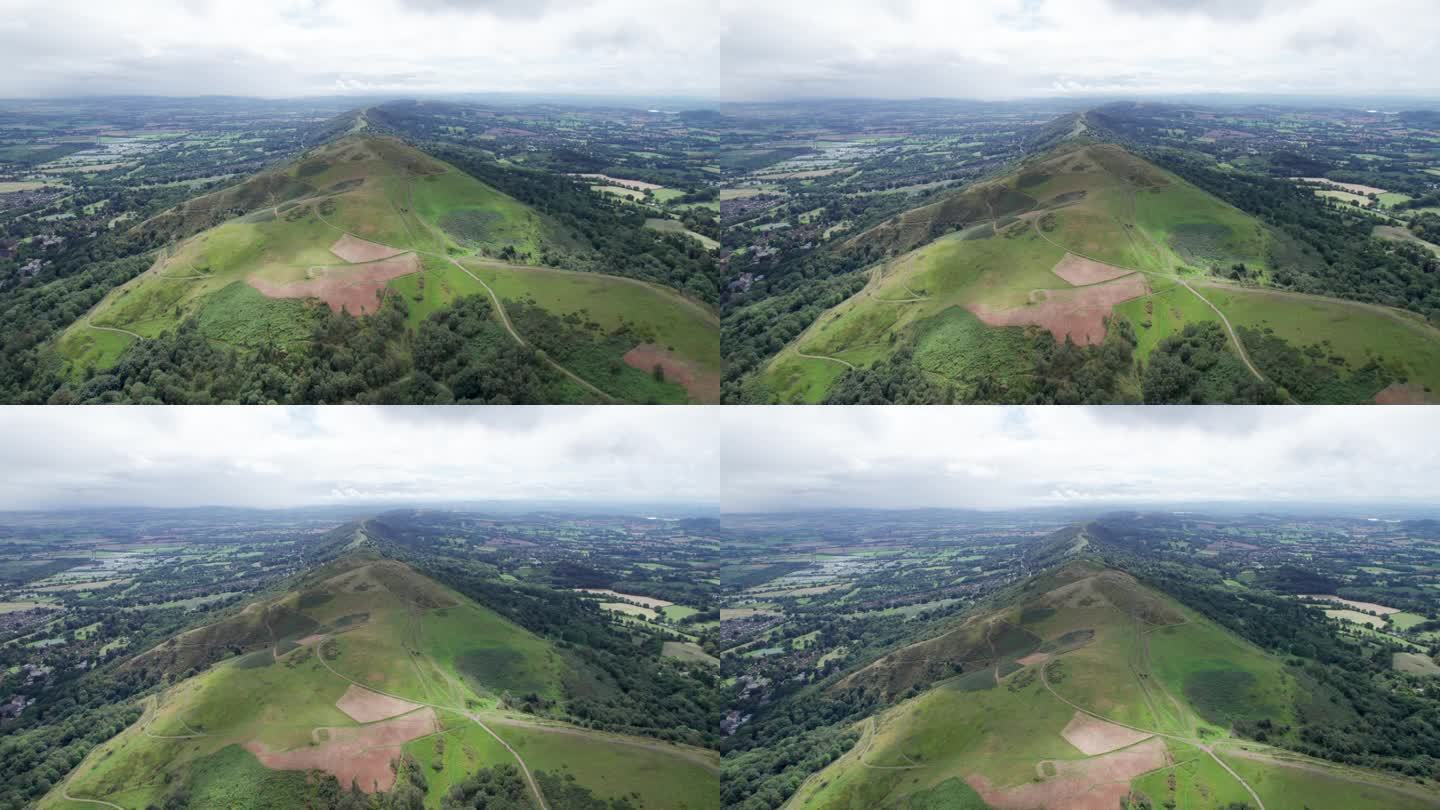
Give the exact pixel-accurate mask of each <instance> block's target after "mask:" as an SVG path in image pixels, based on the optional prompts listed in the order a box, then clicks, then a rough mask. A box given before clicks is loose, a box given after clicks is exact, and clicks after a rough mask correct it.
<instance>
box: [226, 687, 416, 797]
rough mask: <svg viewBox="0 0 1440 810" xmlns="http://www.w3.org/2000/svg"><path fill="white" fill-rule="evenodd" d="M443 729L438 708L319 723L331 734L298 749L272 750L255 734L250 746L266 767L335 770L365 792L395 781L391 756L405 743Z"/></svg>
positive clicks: (382, 788)
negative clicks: (356, 722) (355, 723)
mask: <svg viewBox="0 0 1440 810" xmlns="http://www.w3.org/2000/svg"><path fill="white" fill-rule="evenodd" d="M439 730H440V725H439V723H438V722H436V720H435V710H434V709H429V708H426V709H423V710H421V711H418V712H414V713H411V714H407V715H405V716H404V717H397V718H395V719H393V720H386V721H384V722H381V723H374V724H371V725H368V726H360V727H355V728H350V727H344V728H341V727H334V726H331V727H327V728H324V729H316V732H317V733H316V736H317V737H319V736H324V735H321V734H320V733H319V732H322V731H323V732H326V733H327V734H328V739H326V740H325V741H323V742H320V743H319V744H317V745H307V746H305V747H304V748H297V749H295V750H293V751H271V750H270V748H269V746H267V745H265V743H262V742H257V741H255V740H251V741H250V742H248V743H245V750H247V751H249V752H250V753H252V754H254V755H255V757H256V758H257V759H259V760H260V763H261V764H262V765H264V766H265V767H267V768H273V769H275V770H279V771H308V770H310V769H311V768H317V769H319V770H322V771H325V772H327V773H331V774H334V776H335V778H336V779H338V780H340V784H341V785H347V786H348V785H349V784H350V783H351V781H352V780H353V781H354V783H355V784H356V785H357V786H358V787H359V788H360V789H361V790H363V791H365V792H366V793H375V792H378V791H386V790H389V789H390V788H392V787H394V785H395V772H394V771H392V770H391V769H390V761H391V760H392V759H395V758H397V757H399V756H400V746H402V745H404V744H405V743H407V742H409V741H410V740H413V739H415V738H416V737H424V736H425V735H427V734H433V733H435V732H436V731H439Z"/></svg>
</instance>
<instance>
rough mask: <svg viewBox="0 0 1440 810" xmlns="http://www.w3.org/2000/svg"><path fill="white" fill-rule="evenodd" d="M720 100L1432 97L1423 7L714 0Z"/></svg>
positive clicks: (1345, 1)
mask: <svg viewBox="0 0 1440 810" xmlns="http://www.w3.org/2000/svg"><path fill="white" fill-rule="evenodd" d="M724 5H725V7H726V9H727V11H726V12H725V13H724V15H723V20H724V26H725V30H724V33H723V35H722V38H721V59H722V64H723V65H724V73H725V77H724V85H723V86H724V94H725V95H726V96H727V97H730V98H736V99H776V98H786V97H795V96H873V97H919V96H947V97H968V98H1011V97H1025V96H1073V95H1090V94H1104V95H1124V96H1134V95H1142V94H1183V93H1222V92H1223V93H1229V92H1237V93H1277V94H1318V95H1335V94H1360V95H1370V94H1387V95H1406V94H1414V95H1440V92H1437V91H1440V48H1436V47H1435V43H1436V42H1437V41H1440V5H1437V4H1436V2H1435V0H1366V2H1361V3H1357V2H1355V0H964V2H953V0H785V2H778V3H777V2H773V0H724Z"/></svg>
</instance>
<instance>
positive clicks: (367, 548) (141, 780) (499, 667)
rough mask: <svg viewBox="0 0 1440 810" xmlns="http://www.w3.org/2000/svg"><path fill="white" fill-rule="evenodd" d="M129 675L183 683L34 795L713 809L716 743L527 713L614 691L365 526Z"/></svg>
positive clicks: (63, 802)
mask: <svg viewBox="0 0 1440 810" xmlns="http://www.w3.org/2000/svg"><path fill="white" fill-rule="evenodd" d="M351 528H352V529H354V528H355V527H351ZM121 672H122V674H123V673H127V672H128V673H136V674H149V675H158V676H159V677H160V679H161V680H162V682H163V683H165V684H170V685H169V686H168V687H167V688H164V689H161V690H159V691H157V692H155V693H153V694H151V695H149V696H148V697H146V698H144V714H143V716H142V717H141V718H140V720H139V721H138V722H136V723H135V724H134V725H132V726H130V727H129V728H127V729H125V730H124V731H123V732H121V733H120V734H119V735H117V736H116V737H114V738H112V739H110V740H109V741H108V742H106V743H104V744H103V745H101V746H100V747H99V748H97V749H96V750H94V751H93V752H91V754H90V755H89V756H88V757H87V758H86V759H85V761H84V762H82V763H80V764H79V766H78V767H77V768H76V769H75V770H74V771H72V772H71V773H70V775H69V776H68V777H67V778H66V779H65V780H64V781H63V782H61V783H59V784H58V785H57V786H56V788H55V789H54V790H53V791H52V792H51V793H50V794H49V795H48V796H47V797H46V798H45V800H44V801H42V802H41V805H40V806H42V807H80V806H82V803H85V804H88V805H91V806H93V804H94V803H96V802H99V803H101V804H106V805H108V806H112V807H123V808H132V807H133V808H143V807H149V806H159V805H162V804H164V805H165V806H167V807H169V806H178V807H185V806H193V807H214V806H226V807H295V806H301V805H302V804H308V805H309V806H322V807H323V806H354V805H344V804H343V802H345V801H349V800H348V799H346V798H345V794H346V793H347V792H348V791H349V790H351V789H353V790H355V791H358V792H359V793H366V794H370V793H381V792H384V793H389V794H393V795H395V796H397V797H398V796H401V794H404V795H405V796H406V797H414V798H413V800H414V801H416V802H419V801H423V804H424V806H426V807H438V806H440V803H441V800H442V798H443V797H445V796H446V795H447V794H448V793H449V792H450V791H451V790H452V788H455V787H456V786H461V787H462V788H464V786H465V785H466V784H467V779H469V778H470V777H471V776H472V774H476V773H477V772H480V771H486V772H487V773H508V774H511V775H510V777H509V778H510V779H511V780H512V783H513V784H514V785H515V786H516V789H519V786H520V785H522V784H523V795H524V796H525V797H528V801H529V802H530V806H533V807H537V808H545V807H564V806H578V805H573V804H569V803H568V802H569V801H571V800H573V799H574V795H573V794H574V793H576V792H577V791H579V792H581V793H583V792H585V791H588V792H589V793H591V794H593V796H594V797H595V799H598V800H603V801H607V802H609V801H617V802H628V804H621V805H616V806H631V807H657V808H658V807H690V808H702V807H715V806H717V800H716V799H715V796H716V794H717V788H716V787H714V786H715V785H716V778H717V776H716V774H717V764H716V761H715V757H714V754H713V753H711V752H708V751H706V750H704V749H700V748H693V747H689V746H684V745H676V744H670V743H665V742H662V741H659V740H655V739H649V738H645V737H638V736H631V735H623V734H614V733H605V732H600V731H595V730H592V729H589V728H586V727H584V726H582V725H578V724H575V723H571V722H567V721H566V720H565V719H564V717H563V716H562V715H563V711H562V710H560V709H556V710H554V711H550V712H548V713H546V714H535V713H532V712H530V711H521V710H520V707H522V706H526V707H532V708H533V707H541V706H551V707H557V706H563V705H564V703H565V701H566V699H567V697H568V696H569V695H571V694H573V693H574V692H575V690H576V689H577V688H583V689H585V690H588V691H589V692H591V693H595V694H600V695H603V694H604V693H605V691H606V690H607V689H614V688H615V687H614V686H613V684H611V683H609V682H607V680H606V676H605V673H602V672H597V671H593V670H592V669H591V668H590V667H588V666H587V665H586V664H585V662H584V661H583V660H581V659H580V658H578V657H576V656H574V655H572V654H571V653H570V652H569V651H568V650H567V649H562V648H561V647H560V646H557V645H556V644H555V643H554V642H552V641H550V640H548V639H546V638H544V637H542V636H539V635H537V634H535V633H533V632H531V631H529V630H527V629H525V628H524V627H521V626H520V625H518V624H516V623H515V622H512V621H510V620H509V619H507V618H505V617H504V616H502V615H500V614H499V613H497V612H496V611H494V610H492V609H490V608H488V607H486V606H484V605H482V604H480V603H477V602H475V601H473V600H471V599H469V598H467V597H466V596H464V595H462V594H461V593H460V592H458V591H456V590H453V589H451V588H448V587H446V586H444V585H441V584H440V583H438V582H436V581H435V580H433V579H430V578H429V577H426V576H424V575H422V574H420V573H419V572H417V571H416V570H415V569H413V568H411V567H410V566H408V565H406V564H404V563H401V562H398V561H396V560H393V559H389V558H386V557H385V556H383V555H382V554H380V553H377V552H376V551H375V550H374V543H373V540H372V539H371V538H369V537H368V535H367V534H366V532H365V531H364V529H363V527H360V529H359V531H358V532H356V533H355V535H354V542H353V543H352V544H351V548H350V549H348V550H346V551H344V552H343V553H342V554H341V556H339V557H338V558H337V559H335V560H333V561H331V562H329V563H326V564H325V565H323V566H320V567H318V568H316V569H314V570H311V571H308V572H306V573H304V574H302V575H300V576H299V577H297V578H296V579H295V580H293V581H292V582H291V583H290V585H289V586H288V588H287V589H286V590H284V591H283V592H280V593H277V594H275V595H273V596H271V597H269V598H266V599H263V600H261V601H257V602H254V603H252V604H249V605H247V606H245V607H244V608H243V609H242V610H239V611H238V612H236V613H234V614H233V615H230V616H228V617H227V618H224V619H222V620H221V621H219V622H216V623H214V624H211V625H208V626H205V627H200V628H196V629H194V630H191V631H188V632H186V633H182V634H180V635H179V636H176V637H174V638H172V639H170V640H168V641H166V642H165V643H163V644H161V645H159V646H157V647H155V648H153V649H150V650H146V651H144V652H142V653H140V654H139V655H137V656H135V657H134V658H133V659H131V660H129V661H127V662H126V663H125V664H124V665H123V666H122V668H121ZM507 766H508V768H510V769H515V770H513V771H510V770H507ZM491 768H499V769H500V770H499V771H487V770H486V769H491ZM331 777H333V779H332V778H331ZM514 780H519V781H514ZM707 784H709V785H711V786H712V787H710V788H709V789H705V788H704V787H703V786H705V785H707ZM697 785H699V786H701V788H700V789H697V788H696V786H697ZM71 797H73V798H71ZM567 797H569V798H567ZM337 801H339V802H341V804H336V803H335V802H337ZM397 801H400V799H398V798H397ZM404 801H407V802H408V801H411V799H410V798H405V799H404ZM362 804H363V803H362ZM387 806H389V805H387ZM397 806H398V805H397ZM405 806H418V805H412V804H406V805H405Z"/></svg>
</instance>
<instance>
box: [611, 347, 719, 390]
mask: <svg viewBox="0 0 1440 810" xmlns="http://www.w3.org/2000/svg"><path fill="white" fill-rule="evenodd" d="M625 364H626V365H628V366H631V367H633V368H638V369H640V370H641V371H643V372H646V373H647V374H648V373H650V372H652V371H654V370H655V366H656V364H659V366H660V368H662V369H664V370H665V379H666V380H667V381H668V382H673V383H679V384H680V385H683V386H685V391H686V392H687V393H689V394H690V398H691V399H692V400H694V401H696V402H699V403H706V404H714V403H717V402H719V401H720V375H719V374H718V373H717V372H713V371H702V370H700V369H698V368H696V367H695V366H693V365H692V364H691V363H690V362H689V361H686V360H681V359H680V358H679V357H676V356H675V355H674V354H673V353H671V352H670V351H669V350H667V349H665V348H664V347H662V346H657V345H656V344H654V343H641V344H640V345H639V346H636V347H635V348H633V349H631V350H630V351H628V352H626V353H625Z"/></svg>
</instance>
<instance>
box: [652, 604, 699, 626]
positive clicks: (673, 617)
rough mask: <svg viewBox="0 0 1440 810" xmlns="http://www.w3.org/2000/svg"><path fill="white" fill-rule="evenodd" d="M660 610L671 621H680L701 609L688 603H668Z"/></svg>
mask: <svg viewBox="0 0 1440 810" xmlns="http://www.w3.org/2000/svg"><path fill="white" fill-rule="evenodd" d="M660 612H661V613H663V614H665V618H667V619H669V620H670V621H672V622H678V621H680V620H681V619H683V618H685V617H686V616H693V615H695V614H696V613H699V612H700V611H699V610H696V609H695V608H692V607H688V606H686V605H666V606H665V607H663V608H661V609H660Z"/></svg>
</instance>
